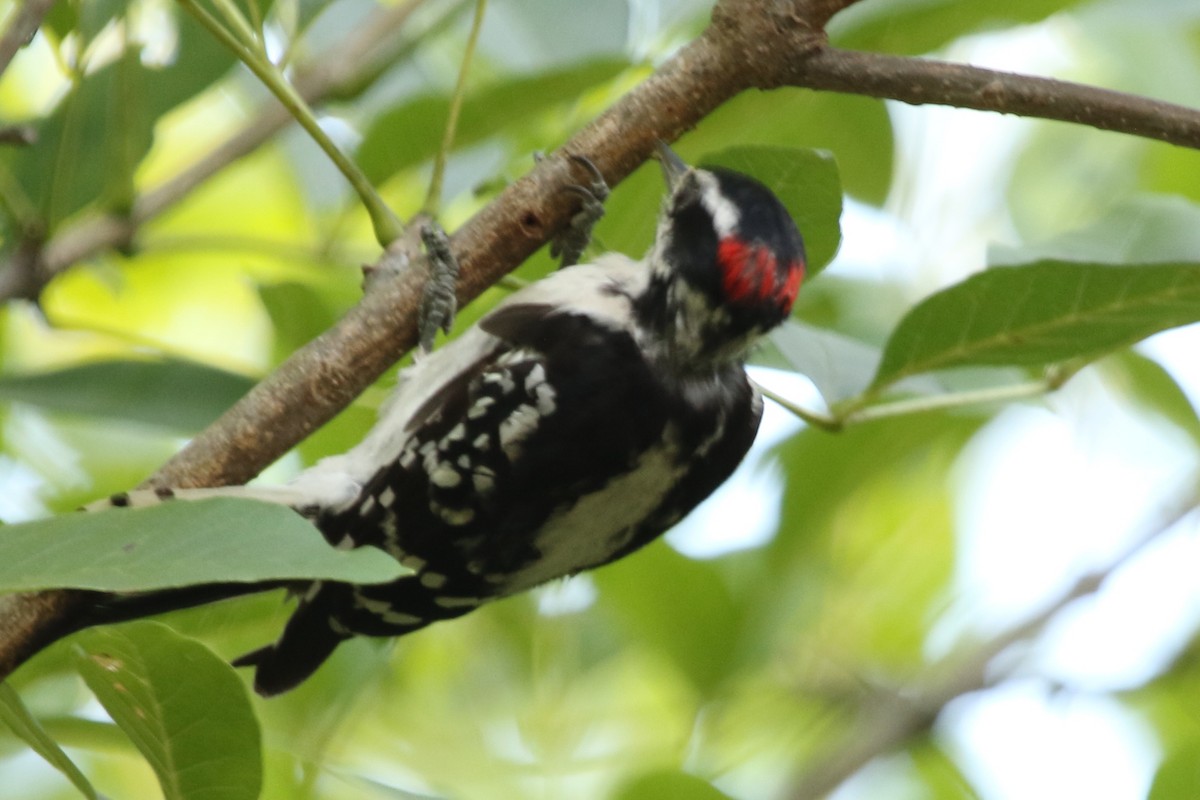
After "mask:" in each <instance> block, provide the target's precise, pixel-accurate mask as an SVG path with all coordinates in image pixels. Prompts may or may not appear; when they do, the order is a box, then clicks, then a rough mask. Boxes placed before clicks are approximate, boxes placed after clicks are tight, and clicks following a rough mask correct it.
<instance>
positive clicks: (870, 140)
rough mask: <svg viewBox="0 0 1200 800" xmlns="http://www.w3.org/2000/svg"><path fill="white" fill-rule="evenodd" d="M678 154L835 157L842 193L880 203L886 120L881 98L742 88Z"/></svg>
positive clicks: (886, 169) (886, 182)
mask: <svg viewBox="0 0 1200 800" xmlns="http://www.w3.org/2000/svg"><path fill="white" fill-rule="evenodd" d="M678 145H679V147H678V149H679V151H680V152H681V153H684V152H687V153H711V152H715V151H717V150H723V149H725V148H728V147H734V146H738V147H745V146H749V145H767V146H774V147H787V148H795V147H796V146H797V145H803V146H804V147H812V148H817V149H820V150H828V151H829V152H831V153H833V154H834V156H835V157H836V158H837V163H838V166H839V169H840V171H841V178H842V183H843V185H844V186H845V188H846V191H847V192H849V193H850V194H852V195H854V196H855V197H858V198H859V199H861V200H864V201H865V202H868V203H873V204H882V203H883V201H884V200H885V199H886V198H887V194H888V188H889V187H890V186H891V182H892V158H893V151H894V150H895V145H894V142H893V141H892V123H891V119H890V118H889V117H888V112H887V108H886V107H885V106H884V103H883V101H881V100H876V99H874V98H870V97H858V96H852V95H839V94H834V93H831V92H814V91H811V90H808V89H798V88H795V87H781V88H779V89H772V90H771V91H769V92H765V91H757V90H750V91H746V92H742V93H741V94H739V95H737V96H736V97H734V98H733V99H731V100H729V101H728V102H727V103H725V104H724V105H722V106H721V107H720V108H718V109H717V110H716V111H714V112H713V113H712V114H710V115H709V116H707V117H705V118H704V119H703V120H702V121H701V122H700V123H699V124H698V125H697V126H696V130H694V131H692V132H691V133H689V134H687V135H686V136H685V137H683V139H681V140H680V142H679V143H678Z"/></svg>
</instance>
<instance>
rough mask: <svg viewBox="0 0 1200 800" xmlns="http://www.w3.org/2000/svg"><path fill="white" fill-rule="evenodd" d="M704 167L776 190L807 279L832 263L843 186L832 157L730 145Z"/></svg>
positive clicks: (838, 234)
mask: <svg viewBox="0 0 1200 800" xmlns="http://www.w3.org/2000/svg"><path fill="white" fill-rule="evenodd" d="M704 164H705V165H710V164H715V165H717V166H721V167H728V168H729V169H734V170H737V171H738V172H744V173H745V174H747V175H750V176H751V177H754V178H757V179H758V180H760V181H762V182H763V183H764V184H766V185H767V186H768V187H769V188H770V189H771V191H773V192H775V194H776V195H777V196H778V197H779V199H780V200H781V201H783V204H784V206H786V207H787V210H788V212H789V213H791V215H792V218H793V219H795V220H796V224H797V225H798V226H799V227H800V231H801V233H803V234H804V245H805V249H806V250H807V251H808V275H807V277H809V278H811V277H813V276H814V275H816V274H817V273H818V272H820V271H821V270H822V269H824V268H825V265H826V264H828V263H829V262H830V261H832V260H833V257H834V255H835V254H836V253H837V249H838V245H840V244H841V241H842V229H841V226H840V224H839V223H840V220H841V218H842V182H841V179H840V178H839V177H838V168H837V162H835V161H834V160H833V156H832V155H831V154H829V153H826V152H824V151H821V150H805V149H800V148H795V147H767V146H755V147H731V148H729V149H728V150H722V151H720V152H717V153H709V154H708V155H706V156H705V157H704Z"/></svg>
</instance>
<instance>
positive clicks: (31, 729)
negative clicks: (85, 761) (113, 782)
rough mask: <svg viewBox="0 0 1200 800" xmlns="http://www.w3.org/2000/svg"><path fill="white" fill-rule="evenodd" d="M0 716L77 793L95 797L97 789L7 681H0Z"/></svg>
mask: <svg viewBox="0 0 1200 800" xmlns="http://www.w3.org/2000/svg"><path fill="white" fill-rule="evenodd" d="M0 720H3V721H4V724H5V725H7V726H8V727H9V728H10V729H11V730H12V732H13V733H15V734H16V735H17V736H19V737H20V738H21V739H22V740H23V741H24V742H25V744H27V745H29V749H31V750H33V752H35V753H37V754H38V755H39V756H41V757H42V758H44V759H46V761H47V763H49V764H50V766H52V767H54V768H55V769H57V770H58V771H59V772H61V773H62V774H63V775H65V776H67V779H68V780H69V781H71V783H73V784H74V785H75V788H76V789H78V790H79V793H80V794H82V795H83V796H84V797H87V798H89V800H96V790H95V789H93V788H92V784H90V783H88V779H87V778H85V777H84V775H83V773H82V772H80V771H79V767H77V766H75V763H74V762H73V761H71V759H70V758H68V757H67V754H66V753H64V752H63V751H62V748H61V747H59V746H58V743H57V742H55V741H54V740H53V739H51V738H50V735H49V734H48V733H46V731H45V729H43V728H42V726H41V724H40V723H39V722H38V721H37V720H36V719H34V717H33V715H32V714H30V713H29V709H27V708H26V707H25V704H24V703H22V702H21V698H20V696H18V695H17V693H16V691H14V690H13V688H12V687H11V686H9V685H8V684H7V683H0Z"/></svg>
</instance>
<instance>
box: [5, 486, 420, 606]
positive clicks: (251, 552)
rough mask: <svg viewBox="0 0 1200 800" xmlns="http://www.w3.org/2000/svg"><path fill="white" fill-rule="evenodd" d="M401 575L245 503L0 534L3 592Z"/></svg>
mask: <svg viewBox="0 0 1200 800" xmlns="http://www.w3.org/2000/svg"><path fill="white" fill-rule="evenodd" d="M405 574H407V570H405V568H404V567H402V566H400V564H399V563H398V562H397V561H396V560H395V559H393V558H392V557H391V556H389V555H387V554H386V553H384V552H383V551H382V550H377V549H376V548H374V547H362V548H358V549H355V550H346V551H342V550H335V549H334V548H332V547H330V546H329V545H328V544H327V543H326V542H325V540H324V539H323V538H322V537H321V534H320V533H319V532H318V531H317V529H316V528H314V527H313V526H312V525H310V524H309V523H308V522H306V521H305V520H304V519H303V518H302V517H301V516H300V515H298V514H296V513H295V512H294V511H292V510H291V509H289V508H287V507H285V506H280V505H276V504H274V503H263V502H259V501H256V500H246V499H241V498H238V499H234V498H229V497H220V498H213V499H207V500H196V501H187V502H184V501H180V502H175V503H163V504H162V505H157V506H150V507H147V508H136V509H133V508H131V509H112V510H109V511H97V512H91V513H80V514H68V515H66V516H61V517H54V518H52V519H47V520H41V521H38V522H26V523H21V524H19V525H9V526H6V527H4V528H0V592H26V591H34V590H37V589H48V588H62V587H66V588H78V589H98V590H103V591H114V592H133V591H146V590H150V589H164V588H169V587H173V586H191V585H195V584H203V583H223V582H234V583H238V582H245V583H253V582H257V581H267V580H280V579H288V578H296V579H306V580H317V579H321V580H338V581H348V582H352V583H385V582H387V581H391V580H395V579H396V578H399V577H401V576H402V575H405Z"/></svg>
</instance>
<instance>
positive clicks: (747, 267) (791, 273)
mask: <svg viewBox="0 0 1200 800" xmlns="http://www.w3.org/2000/svg"><path fill="white" fill-rule="evenodd" d="M717 264H718V265H719V266H720V268H721V289H722V290H723V291H724V292H725V297H726V298H728V299H729V300H731V301H733V302H735V303H736V302H746V301H756V302H760V303H772V302H773V303H778V304H779V305H780V307H782V308H783V309H784V310H788V309H790V308H791V307H792V303H793V302H795V300H796V293H797V292H799V291H800V281H801V280H802V279H803V277H804V263H803V262H800V261H793V262H791V263H789V264H788V269H787V277H786V278H782V276H781V275H780V274H779V265H778V263H777V262H776V259H775V254H774V253H773V252H771V249H770V248H769V247H766V246H765V245H761V244H750V243H748V242H746V241H745V240H743V239H739V238H738V237H736V236H726V237H725V238H724V239H722V240H721V242H720V243H719V244H718V245H717ZM781 278H782V282H781Z"/></svg>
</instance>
